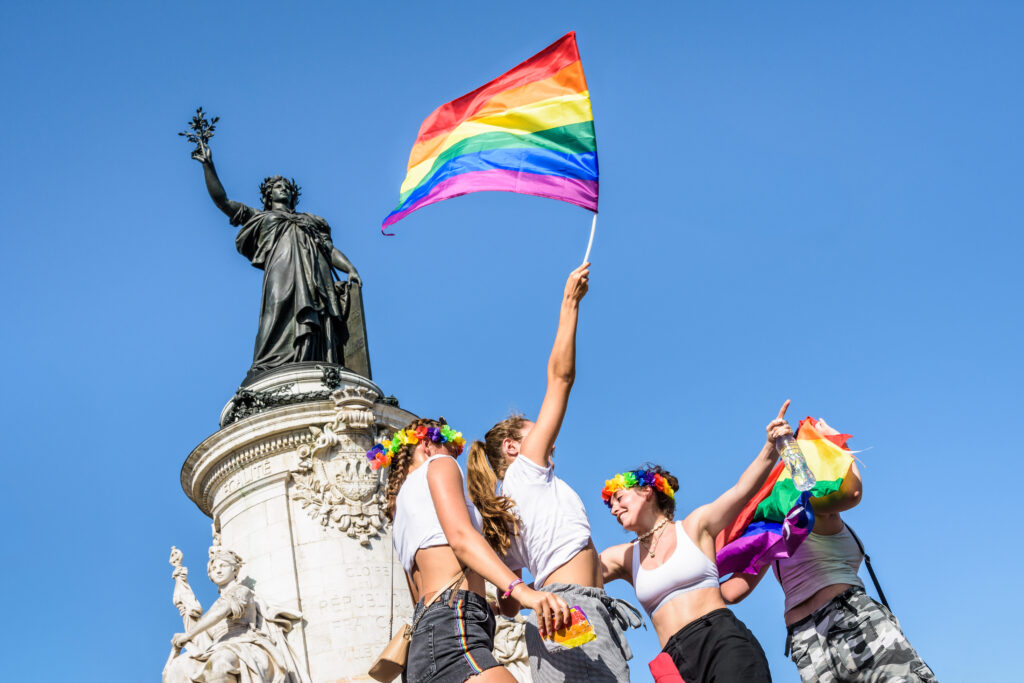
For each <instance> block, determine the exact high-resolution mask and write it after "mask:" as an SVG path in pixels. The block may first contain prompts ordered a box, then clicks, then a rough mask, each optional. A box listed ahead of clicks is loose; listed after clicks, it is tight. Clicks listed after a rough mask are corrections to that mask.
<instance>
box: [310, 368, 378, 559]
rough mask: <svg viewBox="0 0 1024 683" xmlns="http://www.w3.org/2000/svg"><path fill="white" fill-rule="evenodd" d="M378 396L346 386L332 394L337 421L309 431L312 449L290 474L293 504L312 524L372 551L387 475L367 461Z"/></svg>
mask: <svg viewBox="0 0 1024 683" xmlns="http://www.w3.org/2000/svg"><path fill="white" fill-rule="evenodd" d="M378 398H379V396H378V395H377V394H376V392H374V391H372V390H370V389H367V388H365V387H359V386H357V387H348V388H345V389H339V390H337V391H335V392H333V393H332V394H331V399H332V400H333V401H334V404H335V406H336V407H337V412H336V413H335V417H334V420H333V421H332V422H329V423H327V424H325V425H323V426H322V427H310V428H309V429H310V431H311V432H312V433H313V436H314V438H315V440H314V442H313V443H312V444H307V445H304V446H301V447H299V449H298V456H299V460H298V464H297V465H296V467H295V468H294V469H293V470H292V471H291V478H292V482H293V484H294V490H293V491H292V493H291V498H292V500H294V501H296V502H297V503H299V505H300V506H301V507H302V508H303V509H304V510H305V511H306V513H307V514H308V515H309V516H310V518H311V519H314V520H316V521H317V522H319V523H320V524H321V525H323V526H325V527H331V528H334V529H337V530H338V531H341V532H343V533H345V534H346V535H347V536H348V537H349V538H354V539H357V540H358V541H359V542H360V543H361V544H362V545H364V546H369V545H370V538H372V537H374V536H376V535H377V534H378V533H379V532H380V531H381V530H382V529H384V527H385V525H386V523H387V520H386V518H385V517H384V507H385V504H384V477H385V474H384V472H381V471H378V472H374V471H373V470H372V469H370V463H369V461H367V459H366V455H365V454H366V451H367V449H369V448H370V446H371V445H372V443H373V440H374V436H375V423H374V415H373V403H374V401H375V400H376V399H378Z"/></svg>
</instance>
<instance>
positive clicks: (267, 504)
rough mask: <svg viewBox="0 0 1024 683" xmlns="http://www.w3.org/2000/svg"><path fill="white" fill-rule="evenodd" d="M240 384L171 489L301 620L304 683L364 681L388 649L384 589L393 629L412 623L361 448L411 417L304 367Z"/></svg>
mask: <svg viewBox="0 0 1024 683" xmlns="http://www.w3.org/2000/svg"><path fill="white" fill-rule="evenodd" d="M246 389H247V390H248V391H249V393H248V394H245V395H244V396H243V397H242V399H240V398H239V395H236V397H235V398H234V399H232V402H231V403H229V404H228V406H227V407H226V408H225V412H224V414H222V416H221V418H222V419H221V424H222V425H224V426H223V427H222V428H221V429H220V430H219V431H217V432H216V433H214V434H213V435H212V436H210V437H208V438H207V439H206V440H205V441H203V442H202V443H201V444H199V446H197V447H196V448H195V450H193V451H192V453H191V454H190V455H189V456H188V459H187V460H186V461H185V464H184V466H183V467H182V470H181V485H182V487H183V488H184V489H185V493H186V494H187V495H188V496H189V498H191V499H192V500H193V501H194V502H195V503H196V505H198V506H199V509H200V510H202V511H203V512H204V513H206V514H207V515H209V516H210V517H212V518H213V521H214V527H215V528H216V529H217V530H218V531H219V532H220V534H221V543H222V545H223V547H225V548H228V549H230V550H233V551H234V552H236V553H237V554H238V555H240V556H241V557H242V559H243V560H244V562H245V565H244V567H243V568H242V572H241V576H245V577H246V578H247V583H248V584H249V585H250V586H251V587H252V588H253V589H254V590H255V591H256V592H257V594H259V595H260V596H261V597H262V599H263V600H265V601H267V602H268V603H273V604H274V605H277V606H279V607H282V608H284V607H287V608H289V609H292V610H295V611H299V612H301V613H302V620H301V621H300V622H299V623H298V624H297V626H296V627H295V628H294V629H292V631H291V632H290V633H288V635H287V638H288V641H289V642H290V644H291V646H292V649H293V650H294V651H295V653H296V655H297V657H298V658H299V659H302V658H304V661H305V664H306V666H307V667H308V671H309V674H310V678H311V680H312V681H313V683H328V682H330V683H335V682H337V681H349V680H365V679H366V678H368V677H367V676H366V671H367V670H368V669H369V667H370V665H371V664H372V663H373V660H374V659H375V657H376V656H377V654H379V652H380V651H381V650H382V649H383V647H384V646H385V645H386V644H387V642H388V638H389V636H388V614H389V610H390V609H391V607H392V604H391V603H392V594H393V596H394V597H393V607H394V615H395V624H396V627H397V625H400V624H401V623H403V622H407V621H409V620H411V616H412V604H411V602H410V599H409V592H408V589H407V588H406V582H405V578H404V575H403V573H402V568H401V565H400V564H399V563H398V559H397V557H395V555H394V552H393V549H392V545H391V534H390V525H389V524H388V523H387V522H386V518H385V517H384V507H385V501H384V486H385V482H386V476H387V475H386V471H377V472H374V471H373V470H371V469H370V467H369V462H368V461H367V459H366V456H365V453H366V451H367V450H368V449H369V448H370V447H372V445H373V444H374V443H375V442H376V441H377V440H378V438H380V437H382V436H384V433H385V432H386V433H387V434H390V433H391V432H393V431H394V430H396V429H399V428H401V427H403V426H405V425H406V424H408V423H409V422H410V421H412V420H413V419H415V417H416V416H415V415H413V414H412V413H409V412H408V411H405V410H402V409H400V408H399V407H398V406H397V402H396V401H394V400H390V401H388V400H385V399H384V394H383V392H382V391H381V390H380V388H379V387H378V386H377V385H376V384H374V383H373V382H371V381H370V380H368V379H366V378H364V377H361V376H359V375H356V374H352V373H349V372H346V371H344V370H343V369H339V368H324V367H322V366H317V365H315V364H302V365H295V366H284V367H282V368H279V369H278V370H276V371H274V372H271V373H267V374H265V375H262V376H260V378H259V381H258V382H257V383H253V385H251V386H247V387H246ZM240 393H241V392H240ZM253 396H255V398H253ZM267 397H277V399H278V400H266V399H267ZM289 397H290V398H289ZM246 401H248V403H246ZM239 406H241V407H242V408H244V410H243V409H240V408H239ZM392 581H393V582H394V591H393V593H392V588H391V585H392Z"/></svg>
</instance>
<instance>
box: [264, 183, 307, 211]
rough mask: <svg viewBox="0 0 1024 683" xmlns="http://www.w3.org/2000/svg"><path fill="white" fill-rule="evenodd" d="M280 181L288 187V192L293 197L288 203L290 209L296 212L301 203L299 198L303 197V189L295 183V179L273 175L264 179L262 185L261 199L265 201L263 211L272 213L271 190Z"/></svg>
mask: <svg viewBox="0 0 1024 683" xmlns="http://www.w3.org/2000/svg"><path fill="white" fill-rule="evenodd" d="M278 180H283V181H284V182H285V184H286V185H287V186H288V192H289V193H290V194H291V196H292V198H291V200H290V201H289V202H288V208H289V209H291V210H292V211H294V210H295V206H296V205H297V204H298V203H299V197H300V196H301V195H302V188H301V187H299V186H298V185H297V184H296V183H295V178H285V177H284V176H281V175H272V176H270V177H269V178H264V179H263V183H262V184H261V185H260V198H261V199H262V200H263V210H264V211H270V208H271V205H272V202H271V199H270V190H271V188H273V187H274V183H276V182H277V181H278Z"/></svg>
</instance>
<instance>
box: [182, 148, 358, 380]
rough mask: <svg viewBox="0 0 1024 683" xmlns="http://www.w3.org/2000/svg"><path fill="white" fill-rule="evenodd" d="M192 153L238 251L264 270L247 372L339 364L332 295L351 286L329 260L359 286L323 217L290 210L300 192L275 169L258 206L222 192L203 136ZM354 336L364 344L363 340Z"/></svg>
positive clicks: (340, 314) (344, 332)
mask: <svg viewBox="0 0 1024 683" xmlns="http://www.w3.org/2000/svg"><path fill="white" fill-rule="evenodd" d="M192 157H193V158H194V159H196V160H197V161H199V162H200V163H202V165H203V172H204V175H205V176H206V189H207V191H208V192H209V193H210V198H211V199H213V203H214V204H216V205H217V208H219V209H220V210H221V211H223V212H224V213H225V214H227V216H228V218H229V219H230V220H231V225H234V226H241V230H239V232H238V235H237V237H235V246H236V247H237V248H238V251H239V253H241V254H242V255H243V256H245V257H246V258H248V259H249V261H250V262H251V263H252V265H253V266H255V267H256V268H260V269H262V270H263V272H264V275H263V303H262V307H261V309H260V324H259V331H258V332H257V334H256V346H255V349H254V351H253V360H252V368H251V369H250V370H249V375H248V377H247V379H250V378H252V377H253V376H255V375H256V374H258V373H260V372H262V371H263V370H269V369H271V368H276V367H279V366H281V365H284V364H285V363H292V362H298V361H324V362H327V363H335V364H338V365H346V363H345V348H344V347H345V342H346V341H347V340H348V338H349V336H350V335H349V332H348V329H347V327H346V311H345V310H344V309H345V308H346V302H345V300H343V299H339V290H340V293H342V294H343V295H344V294H348V295H350V296H351V295H352V293H350V292H348V289H347V288H346V287H345V286H344V285H343V284H341V283H336V282H335V277H334V273H333V270H332V267H333V268H337V269H338V270H340V271H342V272H344V273H348V287H353V286H361V285H362V280H361V279H360V277H359V273H358V272H357V271H356V269H355V266H353V265H352V262H351V261H349V260H348V258H347V257H346V256H345V255H344V254H343V253H341V252H340V251H338V249H336V248H335V246H334V244H333V243H332V242H331V228H330V226H329V225H328V224H327V221H325V220H324V219H323V218H321V217H320V216H314V215H313V214H309V213H297V212H296V211H295V205H296V202H298V199H299V194H300V192H299V187H298V185H296V184H295V181H294V180H288V179H286V178H283V177H281V176H272V177H270V178H267V179H266V180H264V181H263V184H262V185H260V194H261V195H262V198H263V210H258V209H254V208H252V207H249V206H246V205H245V204H242V203H241V202H236V201H234V200H231V199H228V196H227V193H226V192H225V191H224V186H223V185H222V184H221V182H220V179H219V178H218V177H217V171H216V169H215V168H214V166H213V156H212V154H211V152H210V147H209V146H208V145H207V144H206V143H205V142H202V141H200V142H199V143H198V147H197V149H196V151H195V152H193V154H192ZM336 285H339V286H338V287H337V288H336ZM355 294H356V295H358V294H359V292H358V290H357V291H356V292H355ZM360 316H361V312H360ZM360 324H361V320H360ZM357 336H358V335H357ZM358 342H359V343H360V344H363V345H365V339H360V340H358ZM349 365H350V366H351V365H352V363H351V361H350V363H349ZM366 366H367V367H366V369H365V370H363V369H362V368H360V367H355V368H352V369H354V370H355V371H356V372H360V373H361V374H366V375H368V374H369V361H368V360H367V361H366Z"/></svg>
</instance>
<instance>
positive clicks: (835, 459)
mask: <svg viewBox="0 0 1024 683" xmlns="http://www.w3.org/2000/svg"><path fill="white" fill-rule="evenodd" d="M796 439H797V443H798V444H799V445H800V451H801V452H802V453H803V454H804V459H805V460H807V466H808V467H810V469H811V472H813V473H814V478H815V479H817V483H816V484H815V485H814V488H813V489H811V490H810V491H807V492H805V493H801V492H800V491H798V490H797V489H796V486H794V484H793V477H792V476H791V475H790V473H789V469H788V468H787V467H786V466H785V464H784V463H783V462H782V461H781V460H780V461H779V462H778V463H777V464H776V465H775V468H774V469H773V470H772V471H771V474H769V475H768V479H767V480H766V481H765V483H764V486H762V487H761V490H759V491H758V492H757V493H756V494H755V495H754V497H753V498H751V499H750V502H749V503H747V505H746V507H744V508H743V510H742V511H741V512H740V514H739V515H737V517H736V519H735V520H733V522H732V524H730V525H729V526H728V527H726V528H725V529H724V530H723V531H722V533H720V534H719V535H718V538H717V539H716V542H715V547H716V548H717V549H718V555H717V560H718V574H719V576H726V575H728V574H732V573H735V572H741V573H744V574H757V573H758V572H760V571H761V569H762V568H764V567H765V566H766V565H768V564H770V563H771V562H773V561H775V560H779V559H784V558H787V557H791V556H792V555H793V553H794V552H795V551H796V549H797V548H798V547H799V546H800V543H802V542H803V540H804V538H806V537H807V534H809V533H810V532H811V529H812V528H813V527H814V512H813V510H812V509H811V502H810V499H811V498H821V497H822V496H827V495H828V494H830V493H834V492H836V491H838V490H839V487H840V486H841V485H842V483H843V477H845V476H846V473H847V472H848V471H849V470H850V465H852V464H853V455H852V454H851V452H850V449H849V448H847V446H846V442H847V441H848V440H849V439H850V435H849V434H823V433H822V432H820V431H819V430H818V421H817V420H815V419H814V418H811V417H808V418H807V419H805V420H801V421H800V428H799V430H798V431H797V435H796Z"/></svg>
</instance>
